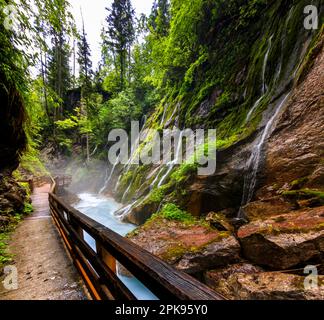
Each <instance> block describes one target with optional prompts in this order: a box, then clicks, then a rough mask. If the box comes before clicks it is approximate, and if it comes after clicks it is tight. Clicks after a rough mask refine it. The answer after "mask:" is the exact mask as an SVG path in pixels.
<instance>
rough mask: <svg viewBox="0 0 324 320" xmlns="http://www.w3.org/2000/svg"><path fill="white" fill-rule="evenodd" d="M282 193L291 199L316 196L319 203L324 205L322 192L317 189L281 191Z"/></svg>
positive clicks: (323, 193)
mask: <svg viewBox="0 0 324 320" xmlns="http://www.w3.org/2000/svg"><path fill="white" fill-rule="evenodd" d="M282 195H283V196H284V197H286V198H288V199H291V200H307V199H312V198H316V199H317V200H318V201H319V204H320V205H324V192H323V191H319V190H310V189H302V190H291V191H285V192H283V193H282Z"/></svg>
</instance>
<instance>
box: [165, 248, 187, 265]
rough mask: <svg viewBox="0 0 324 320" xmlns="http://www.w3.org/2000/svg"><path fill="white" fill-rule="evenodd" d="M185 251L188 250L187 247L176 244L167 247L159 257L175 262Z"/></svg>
mask: <svg viewBox="0 0 324 320" xmlns="http://www.w3.org/2000/svg"><path fill="white" fill-rule="evenodd" d="M187 252H188V248H186V247H185V246H184V245H183V244H178V246H174V247H169V248H168V249H167V250H166V251H165V252H164V253H163V255H162V257H161V258H162V259H163V260H165V261H169V262H176V261H177V260H179V259H180V258H181V257H182V256H183V255H184V254H186V253H187Z"/></svg>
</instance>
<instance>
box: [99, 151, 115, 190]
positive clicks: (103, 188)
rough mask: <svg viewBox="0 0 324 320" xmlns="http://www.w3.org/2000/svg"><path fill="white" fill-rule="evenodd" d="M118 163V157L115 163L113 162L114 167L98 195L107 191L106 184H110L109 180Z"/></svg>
mask: <svg viewBox="0 0 324 320" xmlns="http://www.w3.org/2000/svg"><path fill="white" fill-rule="evenodd" d="M118 163H119V156H118V158H117V161H116V162H115V164H114V166H113V167H112V169H111V172H110V175H109V177H108V178H107V179H106V181H105V183H104V185H103V187H102V188H101V189H100V191H99V194H102V193H103V192H104V191H105V190H106V189H107V187H108V184H109V182H110V180H111V178H112V176H113V174H114V172H115V170H116V167H117V165H118Z"/></svg>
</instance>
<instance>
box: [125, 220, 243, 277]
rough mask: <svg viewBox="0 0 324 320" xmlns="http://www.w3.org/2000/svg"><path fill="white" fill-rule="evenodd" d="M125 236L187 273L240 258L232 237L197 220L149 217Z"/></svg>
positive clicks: (204, 269) (200, 270)
mask: <svg viewBox="0 0 324 320" xmlns="http://www.w3.org/2000/svg"><path fill="white" fill-rule="evenodd" d="M129 238H130V240H131V241H133V242H134V243H136V244H137V245H139V246H140V247H142V248H144V249H146V250H147V251H149V252H151V253H152V254H154V255H156V256H158V257H160V258H162V259H163V260H164V261H166V262H168V263H170V264H172V265H174V266H175V267H176V268H178V269H180V270H182V271H184V272H187V273H198V272H202V271H206V270H209V269H212V268H216V267H220V266H225V265H228V264H230V263H235V262H237V261H239V260H240V245H239V243H238V241H237V240H236V239H235V237H234V236H233V235H232V234H231V233H230V232H226V231H223V232H220V231H218V230H214V229H212V228H210V227H209V226H208V225H207V224H206V223H203V222H201V221H197V222H192V223H190V224H188V223H183V222H179V221H170V220H168V219H163V218H159V217H158V218H153V219H151V220H150V221H148V222H147V223H146V224H145V225H144V226H142V227H140V228H138V229H137V230H136V231H135V232H133V233H132V234H131V235H130V236H129Z"/></svg>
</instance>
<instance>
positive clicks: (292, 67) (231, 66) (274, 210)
mask: <svg viewBox="0 0 324 320" xmlns="http://www.w3.org/2000/svg"><path fill="white" fill-rule="evenodd" d="M256 3H257V5H256ZM309 4H310V3H308V2H307V1H302V0H300V1H254V2H253V4H251V6H252V7H253V12H254V13H255V14H254V15H252V16H249V18H248V19H247V20H244V23H242V16H241V15H242V14H243V12H244V10H241V11H237V12H236V10H237V7H236V6H233V8H232V9H231V10H233V12H231V14H229V16H227V18H228V20H227V19H225V17H224V16H222V15H221V14H220V15H219V17H218V18H217V19H216V22H215V25H214V26H213V27H211V29H210V32H208V37H209V38H208V39H209V42H208V43H207V44H206V47H205V48H206V51H204V55H203V57H201V59H200V60H199V61H198V60H197V61H198V62H197V64H196V65H195V68H194V69H193V70H194V71H193V70H192V69H191V71H190V72H193V76H192V78H191V79H192V82H190V84H188V82H186V79H187V80H188V77H187V78H186V79H182V82H181V81H180V84H179V86H174V87H173V88H172V91H170V94H169V95H166V96H165V99H164V100H163V101H162V102H161V104H160V105H159V106H158V107H157V109H156V111H155V112H154V113H153V114H152V115H151V116H150V117H149V119H148V121H147V123H146V126H145V128H144V131H143V134H144V135H145V133H146V129H149V128H154V129H159V130H161V129H164V128H169V129H170V128H172V127H173V126H178V127H179V128H180V129H183V128H188V127H190V128H217V134H218V137H217V144H216V149H217V170H216V173H215V174H214V175H212V176H207V177H205V176H197V170H196V169H197V167H196V166H195V165H188V164H183V165H181V166H176V165H175V166H174V167H173V168H171V170H170V167H168V166H163V165H162V164H161V165H154V166H153V165H152V166H148V165H145V166H140V167H138V166H131V165H129V166H126V167H125V168H122V167H120V168H119V170H117V171H118V173H121V178H120V179H119V181H118V182H117V186H116V189H115V193H116V196H117V198H118V199H119V200H120V201H122V202H123V203H124V204H125V208H124V209H122V210H121V213H122V215H123V219H124V220H125V221H128V222H132V223H135V224H138V225H141V226H140V227H139V228H138V229H137V230H136V231H135V232H134V233H132V234H131V235H130V236H129V237H130V239H131V240H132V241H134V242H135V243H137V244H139V245H140V246H142V247H144V248H146V249H147V250H149V251H151V252H152V253H154V254H156V255H158V256H159V257H161V258H162V259H164V260H166V261H168V262H169V263H171V264H173V265H174V266H175V267H177V268H179V269H181V270H184V271H186V272H189V273H192V274H194V275H195V276H197V277H199V278H200V279H201V275H202V273H204V274H205V282H207V283H208V284H209V285H210V286H211V287H213V288H215V289H217V290H220V291H222V292H224V294H225V295H227V296H228V297H230V298H234V297H235V298H242V299H250V298H258V299H263V298H264V299H266V298H274V299H284V298H288V299H290V298H296V299H318V298H320V297H322V293H321V292H306V291H304V290H302V289H301V288H300V283H303V280H304V276H305V275H303V274H300V273H299V274H296V273H295V272H290V271H288V270H291V269H301V270H303V268H304V267H305V266H306V265H307V264H321V263H323V260H324V243H323V217H324V206H323V199H324V196H323V195H324V162H323V158H324V157H323V150H324V135H323V132H324V113H323V106H324V105H323V101H324V100H323V98H324V97H323V83H324V74H323V68H324V51H323V44H324V29H323V27H322V28H319V29H318V30H311V31H310V30H306V29H305V28H304V27H303V22H304V18H305V15H304V13H303V9H304V7H305V6H306V5H309ZM312 4H314V5H316V6H317V7H318V8H319V14H320V15H321V16H322V13H323V7H322V6H320V2H318V1H312ZM241 9H242V8H241ZM233 16H235V17H236V19H231V18H229V17H233ZM320 21H321V20H320ZM229 22H230V23H229ZM188 88H189V89H188ZM187 89H188V90H187ZM269 124H270V126H271V127H270V128H269ZM268 129H269V130H268ZM267 130H268V131H267ZM265 132H266V133H267V134H266V135H265ZM146 138H147V139H146V141H145V142H144V143H143V144H142V145H141V146H140V148H143V147H144V145H145V144H149V143H150V141H151V138H150V137H149V136H146ZM262 140H264V143H263V144H262V145H261V147H260V152H259V154H258V156H259V157H258V160H259V161H258V162H259V163H258V167H257V168H256V169H257V170H255V175H256V184H255V187H254V190H253V196H252V197H251V199H249V201H247V202H244V201H243V202H242V199H244V191H246V190H245V188H246V185H247V182H248V181H247V178H248V177H249V176H250V174H251V166H248V165H247V164H248V163H249V159H251V155H253V152H254V151H255V149H256V148H257V147H258V146H259V144H260V141H262ZM168 170H169V171H168ZM161 180H162V182H161ZM170 204H172V205H176V207H177V210H181V211H183V212H186V214H189V215H191V217H192V219H193V221H194V222H191V223H188V221H187V223H185V222H184V221H179V220H178V219H174V218H172V219H171V218H170V216H169V218H166V217H165V216H164V214H165V212H164V210H165V206H167V207H168V206H170ZM242 204H243V205H242ZM174 209H175V208H174ZM240 209H241V210H240ZM177 210H176V209H175V211H176V212H177ZM238 212H241V213H243V215H244V217H245V220H246V221H245V225H243V226H242V225H241V224H237V223H234V222H237V220H236V219H235V218H237V217H238ZM153 214H154V215H153ZM152 215H153V217H152V218H150V217H151V216H152ZM198 239H199V241H198ZM196 241H198V242H199V243H195V242H196ZM242 265H243V266H242ZM215 270H216V271H215ZM219 270H222V271H221V272H222V274H223V273H226V272H227V271H228V273H227V274H226V277H225V276H224V277H225V278H224V277H223V278H224V279H229V280H228V281H229V282H228V285H226V286H225V284H224V283H226V281H227V280H224V281H225V282H224V281H216V282H215V281H208V279H210V278H212V274H214V275H215V274H216V273H217V272H218V271H219ZM273 271H276V272H273ZM319 272H320V273H323V270H319ZM281 282H284V283H285V284H287V287H286V289H287V290H285V289H284V288H282V287H280V286H279V284H280V283H281ZM271 283H272V284H271ZM263 284H264V285H266V284H269V286H268V289H267V290H266V291H265V292H264V293H262V292H261V291H262V290H263V289H262V290H261V287H262V288H263Z"/></svg>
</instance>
